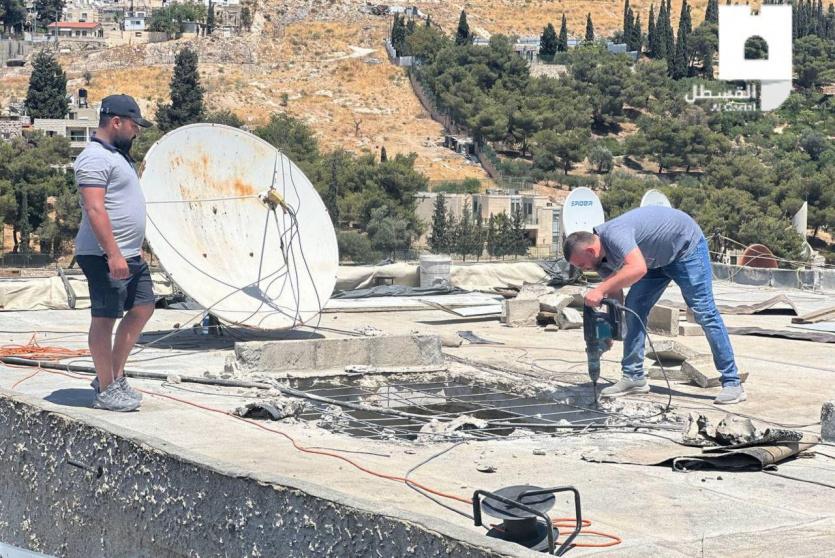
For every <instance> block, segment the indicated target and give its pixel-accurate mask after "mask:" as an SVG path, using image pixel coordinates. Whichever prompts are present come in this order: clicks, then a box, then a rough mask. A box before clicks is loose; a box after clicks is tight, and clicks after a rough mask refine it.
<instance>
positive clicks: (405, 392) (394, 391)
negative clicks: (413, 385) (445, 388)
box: [364, 385, 460, 418]
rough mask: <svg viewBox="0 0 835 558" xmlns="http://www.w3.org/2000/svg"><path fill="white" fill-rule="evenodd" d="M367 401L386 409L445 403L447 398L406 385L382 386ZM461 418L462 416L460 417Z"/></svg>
mask: <svg viewBox="0 0 835 558" xmlns="http://www.w3.org/2000/svg"><path fill="white" fill-rule="evenodd" d="M364 402H365V403H367V404H369V405H374V406H376V407H383V408H385V409H396V408H403V407H415V406H421V407H428V406H430V405H444V404H446V402H447V400H446V398H445V397H444V396H443V394H441V393H439V394H438V395H432V394H430V393H427V392H426V391H414V390H411V389H408V388H406V387H401V388H398V387H396V386H386V385H384V386H381V387H379V388H378V389H377V392H376V393H375V394H374V395H371V396H369V397H366V398H365V401H364ZM459 418H460V417H459Z"/></svg>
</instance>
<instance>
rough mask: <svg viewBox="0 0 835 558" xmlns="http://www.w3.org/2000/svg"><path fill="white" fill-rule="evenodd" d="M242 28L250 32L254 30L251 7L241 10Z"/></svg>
mask: <svg viewBox="0 0 835 558" xmlns="http://www.w3.org/2000/svg"><path fill="white" fill-rule="evenodd" d="M241 27H243V28H244V29H246V30H247V31H249V30H250V29H251V28H252V10H250V9H249V6H244V7H243V8H241Z"/></svg>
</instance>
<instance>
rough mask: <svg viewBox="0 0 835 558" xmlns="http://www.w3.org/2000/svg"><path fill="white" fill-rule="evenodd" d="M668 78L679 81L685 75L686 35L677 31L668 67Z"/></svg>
mask: <svg viewBox="0 0 835 558" xmlns="http://www.w3.org/2000/svg"><path fill="white" fill-rule="evenodd" d="M669 73H670V77H671V78H673V79H681V78H683V77H685V76H686V75H687V34H686V33H683V32H681V31H679V34H678V37H677V38H676V51H675V55H674V56H673V60H672V64H670V65H669Z"/></svg>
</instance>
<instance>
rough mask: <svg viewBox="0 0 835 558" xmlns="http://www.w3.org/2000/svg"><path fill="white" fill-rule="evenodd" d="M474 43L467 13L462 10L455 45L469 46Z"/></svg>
mask: <svg viewBox="0 0 835 558" xmlns="http://www.w3.org/2000/svg"><path fill="white" fill-rule="evenodd" d="M472 42H473V38H472V36H471V35H470V25H469V24H468V23H467V13H466V12H465V11H464V10H461V15H460V16H458V29H457V30H456V31H455V44H456V45H468V44H470V43H472Z"/></svg>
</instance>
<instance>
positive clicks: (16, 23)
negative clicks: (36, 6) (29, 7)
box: [0, 0, 26, 33]
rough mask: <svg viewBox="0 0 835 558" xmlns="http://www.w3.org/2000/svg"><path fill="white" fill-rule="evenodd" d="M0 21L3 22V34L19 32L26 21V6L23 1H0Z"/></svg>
mask: <svg viewBox="0 0 835 558" xmlns="http://www.w3.org/2000/svg"><path fill="white" fill-rule="evenodd" d="M0 20H2V21H3V31H4V32H6V33H9V32H10V31H15V30H16V31H17V32H21V30H22V29H23V23H24V22H25V21H26V6H25V5H24V4H23V0H0Z"/></svg>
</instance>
